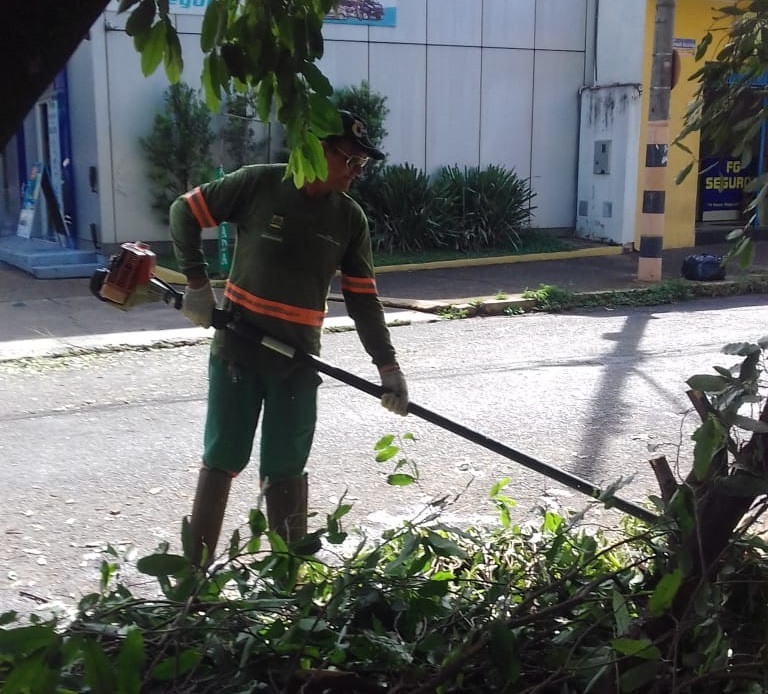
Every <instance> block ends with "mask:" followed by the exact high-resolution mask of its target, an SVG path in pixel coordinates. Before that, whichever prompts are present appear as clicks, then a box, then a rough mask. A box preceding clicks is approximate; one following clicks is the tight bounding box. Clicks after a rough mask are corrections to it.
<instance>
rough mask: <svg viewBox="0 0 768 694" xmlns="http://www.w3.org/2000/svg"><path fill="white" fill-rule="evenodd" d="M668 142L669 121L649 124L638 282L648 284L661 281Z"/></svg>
mask: <svg viewBox="0 0 768 694" xmlns="http://www.w3.org/2000/svg"><path fill="white" fill-rule="evenodd" d="M668 142H669V121H668V120H667V121H655V122H649V123H648V136H647V138H646V143H647V144H646V145H645V169H644V174H643V206H642V214H641V215H640V260H639V261H638V266H637V279H639V280H643V281H646V282H659V281H660V280H661V252H662V250H664V208H665V199H666V186H667V154H668V151H669V146H668V144H667V143H668Z"/></svg>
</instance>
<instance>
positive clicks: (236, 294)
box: [224, 282, 325, 328]
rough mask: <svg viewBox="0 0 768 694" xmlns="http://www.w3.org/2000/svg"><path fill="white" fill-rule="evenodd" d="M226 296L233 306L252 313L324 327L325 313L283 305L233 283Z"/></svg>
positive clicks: (228, 284) (225, 289)
mask: <svg viewBox="0 0 768 694" xmlns="http://www.w3.org/2000/svg"><path fill="white" fill-rule="evenodd" d="M224 296H225V297H226V298H227V299H229V300H230V301H231V302H232V303H233V304H237V305H238V306H242V307H243V308H245V309H248V310H249V311H251V312H252V313H258V314H260V315H262V316H269V317H270V318H278V319H279V320H283V321H286V322H288V323H298V324H299V325H308V326H310V327H312V328H321V327H322V326H323V319H324V318H325V312H324V311H314V310H312V309H309V308H301V307H300V306H291V305H290V304H281V303H280V302H279V301H270V300H269V299H263V298H262V297H260V296H256V295H254V294H251V293H249V292H247V291H245V290H244V289H241V288H240V287H238V286H237V285H234V284H232V283H231V282H227V286H226V287H225V288H224Z"/></svg>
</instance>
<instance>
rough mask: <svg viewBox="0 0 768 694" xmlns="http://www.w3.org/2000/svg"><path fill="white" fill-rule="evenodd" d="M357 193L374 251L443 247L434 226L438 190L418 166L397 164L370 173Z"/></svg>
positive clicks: (362, 180)
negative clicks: (366, 218) (367, 223)
mask: <svg viewBox="0 0 768 694" xmlns="http://www.w3.org/2000/svg"><path fill="white" fill-rule="evenodd" d="M354 194H355V196H356V197H358V199H359V200H360V201H361V204H362V205H363V209H364V210H365V212H366V214H367V216H368V220H369V222H370V226H371V238H372V241H373V247H374V250H377V251H384V252H392V251H402V252H413V251H421V250H425V249H429V248H436V247H437V246H440V245H442V240H441V238H440V234H439V231H438V230H437V228H436V227H435V225H434V223H433V219H434V216H435V196H434V191H433V190H432V186H431V185H430V181H429V177H428V176H427V175H426V174H425V173H424V172H423V171H421V170H420V169H417V168H416V167H415V166H413V165H411V164H397V165H394V166H384V167H382V168H381V169H378V170H375V171H371V172H369V173H366V175H365V177H364V178H362V179H360V180H359V181H358V184H357V189H356V190H355V192H354Z"/></svg>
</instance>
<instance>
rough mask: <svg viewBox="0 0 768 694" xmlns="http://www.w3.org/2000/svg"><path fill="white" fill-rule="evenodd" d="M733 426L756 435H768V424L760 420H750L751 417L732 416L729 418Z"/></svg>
mask: <svg viewBox="0 0 768 694" xmlns="http://www.w3.org/2000/svg"><path fill="white" fill-rule="evenodd" d="M731 421H732V423H733V426H735V427H738V428H739V429H744V430H745V431H754V432H756V433H758V434H768V422H764V421H762V420H760V419H752V418H751V417H744V416H742V415H739V414H737V415H734V416H733V417H732V418H731Z"/></svg>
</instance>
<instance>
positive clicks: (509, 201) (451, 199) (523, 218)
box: [434, 164, 535, 251]
mask: <svg viewBox="0 0 768 694" xmlns="http://www.w3.org/2000/svg"><path fill="white" fill-rule="evenodd" d="M434 187H435V194H436V196H437V197H438V198H439V200H440V205H439V208H438V209H439V210H440V215H439V217H438V218H437V219H436V220H435V221H436V223H437V224H439V225H440V227H441V229H442V232H443V234H444V235H445V237H446V238H447V239H449V241H450V243H451V244H452V245H453V246H454V247H455V248H456V249H457V250H461V251H476V250H479V249H481V248H517V247H518V245H519V243H520V234H521V233H523V232H524V231H526V230H527V229H528V227H529V225H530V220H531V213H532V211H533V209H535V208H534V207H532V206H531V200H532V199H533V197H534V195H535V193H533V192H532V191H531V188H530V184H529V181H528V180H525V179H522V178H519V177H518V176H517V174H516V173H515V172H514V171H510V170H507V169H505V168H504V167H501V166H496V165H494V164H491V165H490V166H488V167H486V168H485V169H481V168H480V167H479V166H469V167H464V168H463V169H460V168H459V167H458V166H443V167H441V168H440V169H439V170H438V172H437V175H436V177H435V181H434Z"/></svg>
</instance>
